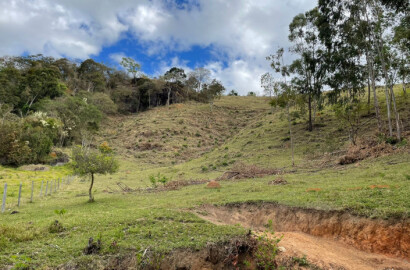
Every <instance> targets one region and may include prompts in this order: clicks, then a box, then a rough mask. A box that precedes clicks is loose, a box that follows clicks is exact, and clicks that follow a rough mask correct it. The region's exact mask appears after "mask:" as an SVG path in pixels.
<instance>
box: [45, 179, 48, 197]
mask: <svg viewBox="0 0 410 270" xmlns="http://www.w3.org/2000/svg"><path fill="white" fill-rule="evenodd" d="M47 192H48V181H47V186H46V193H45V195H46V197H47Z"/></svg>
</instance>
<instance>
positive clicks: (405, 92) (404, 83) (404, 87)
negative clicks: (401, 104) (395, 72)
mask: <svg viewBox="0 0 410 270" xmlns="http://www.w3.org/2000/svg"><path fill="white" fill-rule="evenodd" d="M402 87H403V93H404V94H405V95H406V94H407V91H406V80H405V78H404V76H403V82H402Z"/></svg>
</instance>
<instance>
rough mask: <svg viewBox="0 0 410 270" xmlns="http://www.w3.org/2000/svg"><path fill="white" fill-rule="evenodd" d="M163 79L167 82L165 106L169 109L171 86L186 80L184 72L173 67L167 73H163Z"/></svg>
mask: <svg viewBox="0 0 410 270" xmlns="http://www.w3.org/2000/svg"><path fill="white" fill-rule="evenodd" d="M163 78H164V80H165V81H166V82H167V84H166V87H167V89H168V99H167V106H168V107H169V104H170V100H171V91H172V86H173V85H175V84H176V83H178V82H182V81H183V80H184V79H185V78H186V75H185V71H184V70H183V69H182V68H177V67H173V68H171V69H170V70H168V71H167V72H165V74H164V76H163Z"/></svg>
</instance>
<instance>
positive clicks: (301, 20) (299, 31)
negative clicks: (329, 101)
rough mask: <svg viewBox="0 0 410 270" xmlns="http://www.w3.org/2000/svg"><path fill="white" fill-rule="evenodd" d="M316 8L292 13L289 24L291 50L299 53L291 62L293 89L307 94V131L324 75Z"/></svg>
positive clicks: (310, 127) (311, 123) (311, 128)
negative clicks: (302, 12) (295, 86)
mask: <svg viewBox="0 0 410 270" xmlns="http://www.w3.org/2000/svg"><path fill="white" fill-rule="evenodd" d="M318 21H319V11H318V9H317V8H314V9H312V10H310V11H308V12H306V13H304V14H299V15H297V16H295V17H294V18H293V20H292V22H291V23H290V25H289V31H290V34H289V40H290V41H291V42H293V44H294V45H293V46H292V47H291V52H293V53H295V54H297V55H299V57H300V58H299V59H297V60H295V61H294V62H293V63H292V65H291V66H290V71H291V72H292V73H294V74H295V75H296V81H295V82H296V85H297V86H298V87H297V88H296V89H294V90H298V92H299V93H300V94H302V95H306V96H307V104H308V111H309V125H308V129H309V131H312V130H313V118H312V109H313V108H312V103H313V101H314V100H315V99H319V98H320V96H321V93H322V87H323V81H324V78H325V69H324V50H323V45H322V44H321V42H320V39H319V29H318V28H317V24H318Z"/></svg>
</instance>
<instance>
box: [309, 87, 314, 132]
mask: <svg viewBox="0 0 410 270" xmlns="http://www.w3.org/2000/svg"><path fill="white" fill-rule="evenodd" d="M312 130H313V123H312V95H311V94H309V131H312Z"/></svg>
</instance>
